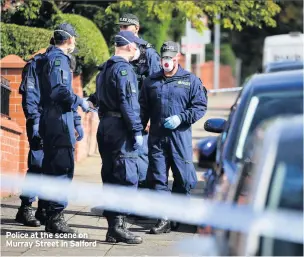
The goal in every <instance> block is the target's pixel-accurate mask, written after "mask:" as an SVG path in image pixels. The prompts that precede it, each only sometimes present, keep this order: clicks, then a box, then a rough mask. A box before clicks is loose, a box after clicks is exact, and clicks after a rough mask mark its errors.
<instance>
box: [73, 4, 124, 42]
mask: <svg viewBox="0 0 304 257" xmlns="http://www.w3.org/2000/svg"><path fill="white" fill-rule="evenodd" d="M73 12H75V14H79V15H81V16H84V17H86V18H88V19H90V20H92V21H93V22H94V23H95V24H96V26H97V27H98V28H99V30H100V31H101V33H102V34H103V36H104V38H105V40H106V42H108V43H114V36H115V34H116V33H117V32H118V31H119V26H118V25H116V22H117V21H118V18H119V17H118V16H119V15H118V13H111V14H106V13H105V9H104V8H103V7H100V6H96V5H90V4H76V5H75V6H74V8H73ZM109 47H110V45H109Z"/></svg>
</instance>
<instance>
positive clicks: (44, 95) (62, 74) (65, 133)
mask: <svg viewBox="0 0 304 257" xmlns="http://www.w3.org/2000/svg"><path fill="white" fill-rule="evenodd" d="M42 81H43V88H42V92H41V100H42V103H43V114H42V117H41V120H40V135H41V136H42V138H43V142H44V154H45V158H44V161H43V169H44V172H45V174H46V175H50V176H56V177H57V178H61V179H68V180H71V179H72V178H73V174H74V146H75V143H76V139H75V127H76V125H80V122H81V121H80V116H79V115H78V114H77V112H76V110H77V107H78V106H79V105H80V103H81V101H82V99H81V98H79V97H78V96H76V95H75V94H74V93H73V89H72V73H71V71H70V60H69V57H68V56H67V55H65V54H64V53H63V51H62V50H61V49H59V48H56V47H55V48H54V49H53V50H52V51H50V53H49V54H48V62H47V64H46V65H45V67H44V76H43V80H42ZM66 206H67V201H64V202H53V201H52V202H49V210H48V212H49V215H53V214H54V213H59V212H62V211H63V209H64V208H65V207H66Z"/></svg>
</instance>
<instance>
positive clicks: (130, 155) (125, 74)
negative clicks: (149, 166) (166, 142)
mask: <svg viewBox="0 0 304 257" xmlns="http://www.w3.org/2000/svg"><path fill="white" fill-rule="evenodd" d="M137 42H138V38H137V37H135V36H134V34H133V33H132V32H130V31H124V32H119V33H118V34H117V35H116V36H115V44H116V47H123V46H127V47H125V48H119V49H116V51H117V53H122V54H124V55H126V57H125V58H123V57H122V56H119V55H114V56H112V57H111V58H110V59H109V60H108V61H107V62H106V63H104V64H103V66H102V68H101V72H100V73H99V74H98V76H97V78H96V93H95V94H94V97H92V98H93V100H94V101H95V103H97V105H98V107H99V110H98V111H99V117H100V123H99V126H98V132H97V141H98V147H99V152H100V155H101V158H102V180H103V182H104V183H109V184H116V185H121V186H129V187H134V188H136V187H137V185H138V171H139V167H138V151H139V148H140V147H141V146H142V143H143V137H142V131H143V126H142V124H141V119H140V107H139V102H138V84H137V78H136V74H135V72H134V71H133V67H132V65H131V64H130V63H129V62H128V61H127V59H128V58H130V57H131V56H129V55H133V54H134V52H133V51H134V48H136V45H135V44H134V43H137ZM132 48H133V49H132ZM120 51H122V52H120ZM103 215H104V216H105V217H106V219H107V221H108V226H109V228H108V232H107V235H106V241H107V242H112V243H113V242H120V241H121V242H126V243H129V244H139V243H142V239H141V238H140V237H138V236H136V235H133V234H132V233H131V232H130V231H128V229H127V228H126V225H125V219H124V218H125V216H124V215H123V214H122V213H119V212H113V211H108V210H105V211H104V212H103Z"/></svg>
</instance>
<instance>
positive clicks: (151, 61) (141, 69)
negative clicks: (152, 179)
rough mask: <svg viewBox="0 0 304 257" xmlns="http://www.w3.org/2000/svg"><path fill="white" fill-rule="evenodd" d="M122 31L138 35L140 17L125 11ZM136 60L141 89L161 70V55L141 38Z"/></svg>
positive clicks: (144, 159) (144, 165) (142, 176)
mask: <svg viewBox="0 0 304 257" xmlns="http://www.w3.org/2000/svg"><path fill="white" fill-rule="evenodd" d="M119 26H120V31H131V32H133V33H134V34H135V35H136V36H138V32H139V29H140V26H139V19H138V18H137V16H135V15H133V14H130V13H125V14H123V15H122V16H121V17H120V18H119ZM136 55H137V57H138V58H136V60H134V61H131V64H132V65H133V68H134V71H135V73H136V75H137V81H138V87H139V90H140V89H141V86H142V83H143V81H144V79H145V78H146V77H148V76H150V75H152V74H153V73H156V72H159V71H160V70H161V65H160V57H159V55H158V53H157V52H156V50H155V49H154V48H153V46H152V45H151V44H150V43H148V42H147V41H145V40H143V39H141V41H140V43H138V51H137V53H136ZM148 128H149V125H148V127H147V128H146V130H145V132H144V145H143V147H142V149H141V152H140V159H139V165H140V170H139V187H145V180H146V175H147V169H148Z"/></svg>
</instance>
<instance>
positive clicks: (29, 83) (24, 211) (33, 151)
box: [16, 46, 54, 227]
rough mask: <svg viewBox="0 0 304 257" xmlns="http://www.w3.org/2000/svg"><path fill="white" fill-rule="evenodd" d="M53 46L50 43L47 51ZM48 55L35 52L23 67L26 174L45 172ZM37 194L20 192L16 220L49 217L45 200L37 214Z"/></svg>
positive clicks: (21, 90) (38, 220) (36, 221)
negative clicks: (43, 92)
mask: <svg viewBox="0 0 304 257" xmlns="http://www.w3.org/2000/svg"><path fill="white" fill-rule="evenodd" d="M53 47H54V46H50V47H48V49H47V50H46V53H45V55H46V54H47V53H48V52H49V51H50V50H51V49H52V48H53ZM45 55H42V54H38V55H36V56H34V57H33V58H32V59H31V60H30V61H29V62H28V63H27V64H26V66H25V67H24V69H23V72H22V82H21V85H20V88H19V93H20V94H21V95H22V108H23V112H24V115H25V118H26V132H27V137H28V142H29V148H30V149H29V153H28V160H27V163H28V170H27V173H26V174H27V175H30V174H35V175H42V160H43V156H44V153H43V142H42V139H41V137H40V135H39V132H38V130H39V120H40V116H41V112H42V106H41V103H40V83H39V75H40V72H41V70H42V66H43V62H44V59H45ZM35 198H36V194H33V193H32V192H25V191H23V192H22V194H21V195H20V199H21V206H20V208H19V210H18V212H17V215H16V221H17V222H20V223H23V224H24V225H26V226H32V227H39V226H40V225H41V224H44V223H45V221H46V211H45V208H46V202H45V201H43V200H42V199H40V198H39V199H38V209H37V211H36V213H35V216H34V215H33V212H32V203H33V202H34V201H35Z"/></svg>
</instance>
